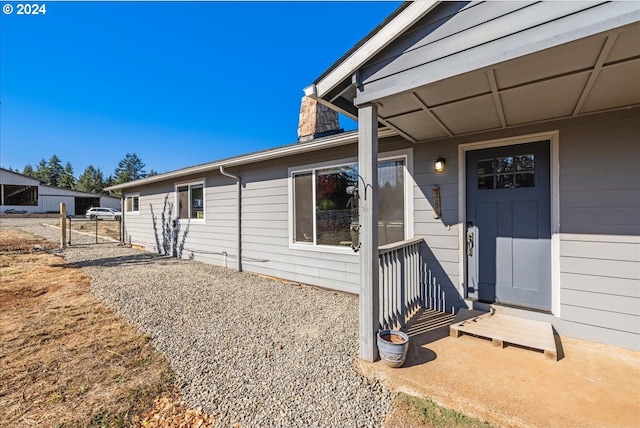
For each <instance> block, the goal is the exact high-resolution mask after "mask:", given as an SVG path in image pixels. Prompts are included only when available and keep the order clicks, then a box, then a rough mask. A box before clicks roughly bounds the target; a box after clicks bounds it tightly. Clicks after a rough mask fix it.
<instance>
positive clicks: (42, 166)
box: [34, 158, 49, 183]
mask: <svg viewBox="0 0 640 428" xmlns="http://www.w3.org/2000/svg"><path fill="white" fill-rule="evenodd" d="M34 177H35V178H37V179H38V180H40V181H43V182H45V183H46V182H47V180H48V178H49V168H48V167H47V161H46V160H44V158H42V159H40V162H38V165H36V170H35V173H34Z"/></svg>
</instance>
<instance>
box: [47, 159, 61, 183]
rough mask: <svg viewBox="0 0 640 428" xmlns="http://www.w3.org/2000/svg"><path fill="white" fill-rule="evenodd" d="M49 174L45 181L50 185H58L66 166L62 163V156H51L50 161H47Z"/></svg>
mask: <svg viewBox="0 0 640 428" xmlns="http://www.w3.org/2000/svg"><path fill="white" fill-rule="evenodd" d="M47 168H48V176H47V178H46V180H45V182H46V183H47V184H48V185H50V186H58V185H59V183H60V177H62V174H63V173H64V168H63V167H62V165H61V164H60V158H59V157H58V156H56V155H53V156H51V158H50V159H49V163H47Z"/></svg>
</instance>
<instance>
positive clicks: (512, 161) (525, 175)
mask: <svg viewBox="0 0 640 428" xmlns="http://www.w3.org/2000/svg"><path fill="white" fill-rule="evenodd" d="M477 177H478V179H477V183H478V190H490V189H513V188H524V187H535V156H534V155H532V154H529V155H521V156H506V157H499V158H493V159H482V160H479V161H478V168H477Z"/></svg>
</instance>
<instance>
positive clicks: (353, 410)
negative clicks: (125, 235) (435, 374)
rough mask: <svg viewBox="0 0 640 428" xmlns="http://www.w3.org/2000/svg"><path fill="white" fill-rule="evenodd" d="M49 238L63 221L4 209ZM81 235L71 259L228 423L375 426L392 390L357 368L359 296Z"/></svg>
mask: <svg viewBox="0 0 640 428" xmlns="http://www.w3.org/2000/svg"><path fill="white" fill-rule="evenodd" d="M0 225H1V226H2V227H11V228H20V229H22V230H26V231H29V232H31V233H35V234H38V235H40V236H43V237H45V238H48V239H52V240H56V239H59V230H58V229H55V228H51V227H47V226H42V225H41V222H36V221H33V220H31V221H19V220H18V219H13V220H11V221H6V220H3V221H2V223H1V224H0ZM92 239H95V238H94V237H92V236H84V235H77V236H76V235H75V234H74V237H73V241H74V242H75V243H78V244H80V243H82V242H87V244H86V245H79V246H72V247H70V248H68V249H66V250H65V252H64V253H65V258H66V259H67V261H68V262H69V263H70V264H72V265H75V266H78V267H82V268H83V269H85V271H86V272H87V273H88V274H89V275H90V276H91V277H92V289H93V292H94V294H95V295H97V296H98V297H99V298H100V299H102V300H103V301H104V302H105V303H106V304H107V305H108V306H110V307H112V308H114V309H115V310H116V311H118V312H119V313H120V314H121V315H122V316H123V317H125V318H126V319H128V320H130V321H131V322H132V323H133V324H134V325H135V326H137V327H138V328H139V329H140V330H141V331H143V332H144V333H146V334H148V335H149V336H150V337H151V338H152V343H153V344H154V346H155V347H156V349H158V350H159V351H161V352H163V353H164V354H165V355H166V356H167V358H168V360H169V362H170V364H171V366H172V367H173V368H174V370H175V371H176V372H177V374H178V379H179V382H180V386H181V389H182V393H183V397H184V399H185V401H186V402H187V403H188V404H189V405H190V406H192V407H194V408H195V407H198V406H200V407H202V408H203V410H204V411H206V412H207V413H210V414H212V415H220V416H221V419H220V424H219V426H232V425H233V424H234V423H236V422H240V423H241V426H242V427H377V426H380V425H381V424H382V421H383V419H384V417H385V415H386V413H387V411H388V410H389V408H390V406H391V403H392V400H393V397H392V394H391V393H390V392H388V391H387V390H386V389H385V388H384V387H382V386H381V385H380V384H377V383H370V382H368V381H367V380H365V379H364V378H362V377H361V376H359V375H358V374H357V373H356V371H355V369H354V359H355V357H356V356H357V343H358V301H357V299H355V298H353V297H350V296H346V295H343V294H340V293H333V292H327V291H321V290H316V289H313V288H309V287H299V286H296V285H292V284H286V283H282V282H278V281H272V280H267V279H263V278H259V277H257V276H255V275H252V274H248V273H238V272H235V271H233V270H230V269H224V268H221V267H216V266H211V265H207V264H203V263H199V262H193V261H186V260H177V259H172V258H166V257H161V256H157V255H154V254H150V253H145V252H141V251H138V250H132V249H129V248H126V247H119V246H117V245H116V244H113V243H110V244H99V245H95V244H93V245H89V242H92Z"/></svg>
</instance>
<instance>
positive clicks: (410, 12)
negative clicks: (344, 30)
mask: <svg viewBox="0 0 640 428" xmlns="http://www.w3.org/2000/svg"><path fill="white" fill-rule="evenodd" d="M439 3H440V1H435V0H426V1H415V2H412V3H411V4H409V5H408V6H407V7H406V8H405V9H404V10H402V11H401V12H400V13H399V14H398V15H397V16H395V17H394V18H393V19H392V20H391V21H390V22H389V23H387V24H386V25H385V26H383V27H382V28H381V29H380V31H378V32H377V33H375V34H373V35H372V36H371V37H370V38H369V40H367V41H366V42H364V43H363V44H362V46H360V47H359V48H358V49H356V50H355V51H354V52H353V53H352V54H351V55H349V56H348V57H347V58H346V59H344V60H343V61H342V62H340V63H339V64H336V65H334V66H333V67H332V69H330V70H328V71H327V72H325V73H324V74H323V77H321V78H320V79H318V80H317V81H316V82H315V83H314V84H313V85H312V88H311V89H310V90H305V93H306V92H308V94H309V95H310V94H313V96H314V97H316V98H323V97H324V96H326V95H327V94H328V93H329V91H331V90H332V89H333V88H335V87H336V86H337V85H338V84H340V82H342V81H343V80H345V79H351V76H353V74H354V73H355V72H356V71H357V70H358V69H359V68H360V67H362V66H363V65H364V64H365V63H366V62H367V61H369V60H370V59H371V58H373V57H374V56H375V55H376V54H377V53H379V52H380V51H381V50H382V49H384V48H385V47H387V46H388V45H389V43H391V42H392V41H394V40H395V39H396V38H397V37H398V36H399V35H400V34H402V33H403V32H405V31H406V30H408V29H409V28H410V27H411V26H412V25H413V24H415V23H416V22H417V21H418V20H420V19H421V18H422V17H423V16H425V15H426V14H427V13H429V12H430V11H431V10H432V9H433V8H434V7H436V6H437V5H438V4H439Z"/></svg>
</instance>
